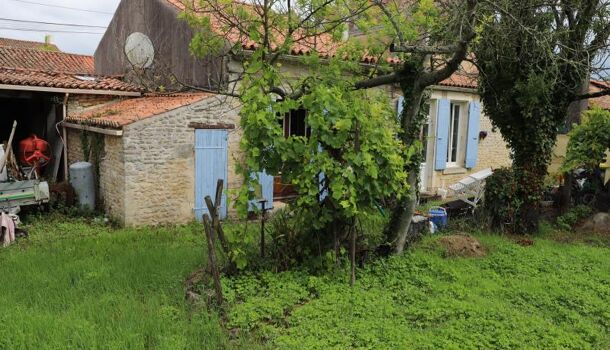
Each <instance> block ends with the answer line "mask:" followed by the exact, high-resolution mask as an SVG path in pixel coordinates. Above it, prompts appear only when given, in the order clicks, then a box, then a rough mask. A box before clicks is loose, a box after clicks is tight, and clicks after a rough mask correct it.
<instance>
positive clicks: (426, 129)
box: [420, 116, 430, 163]
mask: <svg viewBox="0 0 610 350" xmlns="http://www.w3.org/2000/svg"><path fill="white" fill-rule="evenodd" d="M429 136H430V116H428V117H426V121H425V122H424V125H423V126H422V129H421V135H420V140H421V142H422V146H423V147H422V156H423V160H424V163H425V162H426V160H427V158H428V137H429Z"/></svg>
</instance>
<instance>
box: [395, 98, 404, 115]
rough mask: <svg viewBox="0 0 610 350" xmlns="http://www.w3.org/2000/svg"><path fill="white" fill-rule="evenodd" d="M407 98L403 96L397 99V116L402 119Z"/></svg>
mask: <svg viewBox="0 0 610 350" xmlns="http://www.w3.org/2000/svg"><path fill="white" fill-rule="evenodd" d="M404 104H405V98H404V97H403V96H399V97H398V101H396V118H397V119H398V120H399V121H400V120H401V116H402V109H403V108H404Z"/></svg>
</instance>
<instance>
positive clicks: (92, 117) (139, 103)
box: [66, 93, 213, 129]
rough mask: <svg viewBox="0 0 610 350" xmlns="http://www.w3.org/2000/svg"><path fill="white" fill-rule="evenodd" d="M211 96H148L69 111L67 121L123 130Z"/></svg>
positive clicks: (197, 94) (193, 94)
mask: <svg viewBox="0 0 610 350" xmlns="http://www.w3.org/2000/svg"><path fill="white" fill-rule="evenodd" d="M210 96H213V94H208V93H178V94H172V95H148V96H145V97H139V98H131V99H126V100H122V101H119V102H115V103H110V104H105V105H103V106H101V107H94V108H92V109H87V110H86V111H83V112H79V113H74V114H71V113H70V112H69V111H68V117H67V118H66V120H67V121H69V122H74V123H79V124H86V125H92V126H101V127H108V128H114V129H121V128H122V127H123V126H125V125H129V124H132V123H135V122H137V121H139V120H143V119H147V118H150V117H153V116H155V115H159V114H162V113H165V112H168V111H171V110H174V109H177V108H180V107H184V106H188V105H190V104H193V103H195V102H198V101H201V100H203V99H205V98H208V97H210Z"/></svg>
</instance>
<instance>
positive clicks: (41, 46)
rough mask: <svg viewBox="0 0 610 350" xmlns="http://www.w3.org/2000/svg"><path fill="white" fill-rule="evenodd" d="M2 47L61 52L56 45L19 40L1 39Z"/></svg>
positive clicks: (0, 44)
mask: <svg viewBox="0 0 610 350" xmlns="http://www.w3.org/2000/svg"><path fill="white" fill-rule="evenodd" d="M0 47H12V48H14V49H34V50H42V51H60V50H59V48H58V47H57V46H56V45H55V44H46V43H42V42H38V41H27V40H17V39H9V38H0Z"/></svg>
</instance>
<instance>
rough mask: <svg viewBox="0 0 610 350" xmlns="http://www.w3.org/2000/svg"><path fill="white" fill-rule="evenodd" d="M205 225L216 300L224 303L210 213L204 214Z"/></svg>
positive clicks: (220, 303) (219, 303)
mask: <svg viewBox="0 0 610 350" xmlns="http://www.w3.org/2000/svg"><path fill="white" fill-rule="evenodd" d="M203 226H204V228H205V235H206V237H207V241H208V254H209V255H208V257H209V263H210V271H211V272H212V278H213V279H214V289H215V290H216V301H217V302H218V305H222V303H223V297H222V287H221V285H220V274H219V272H218V266H217V265H216V245H215V244H214V227H213V226H212V222H211V220H210V216H209V215H208V214H203Z"/></svg>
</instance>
